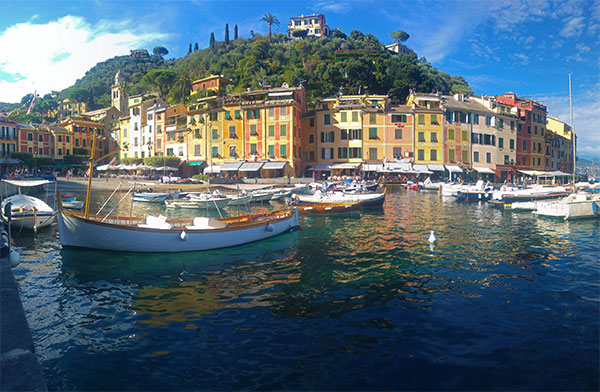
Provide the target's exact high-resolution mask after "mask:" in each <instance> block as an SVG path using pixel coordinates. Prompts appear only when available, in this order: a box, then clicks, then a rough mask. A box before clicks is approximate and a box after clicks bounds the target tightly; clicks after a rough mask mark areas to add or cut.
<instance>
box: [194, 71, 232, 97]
mask: <svg viewBox="0 0 600 392" xmlns="http://www.w3.org/2000/svg"><path fill="white" fill-rule="evenodd" d="M227 84H228V81H227V79H225V78H224V77H223V75H210V76H209V77H206V78H203V79H200V80H196V81H194V82H192V91H190V94H197V93H199V92H200V91H202V90H207V91H208V90H210V91H214V92H218V91H221V90H224V89H225V86H227Z"/></svg>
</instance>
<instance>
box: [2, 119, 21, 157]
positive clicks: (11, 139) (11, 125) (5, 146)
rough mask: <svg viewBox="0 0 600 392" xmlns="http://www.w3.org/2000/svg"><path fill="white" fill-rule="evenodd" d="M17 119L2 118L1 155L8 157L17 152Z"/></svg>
mask: <svg viewBox="0 0 600 392" xmlns="http://www.w3.org/2000/svg"><path fill="white" fill-rule="evenodd" d="M17 127H18V124H17V121H16V120H9V119H6V118H4V117H1V118H0V157H2V158H6V157H8V156H10V154H12V153H13V152H17V151H18V149H17V142H18V140H19V138H18V132H17Z"/></svg>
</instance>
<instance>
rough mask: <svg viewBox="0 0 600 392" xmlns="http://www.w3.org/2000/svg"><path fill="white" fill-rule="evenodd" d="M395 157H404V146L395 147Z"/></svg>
mask: <svg viewBox="0 0 600 392" xmlns="http://www.w3.org/2000/svg"><path fill="white" fill-rule="evenodd" d="M393 154H394V159H402V147H394V148H393Z"/></svg>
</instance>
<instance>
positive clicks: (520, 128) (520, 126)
mask: <svg viewBox="0 0 600 392" xmlns="http://www.w3.org/2000/svg"><path fill="white" fill-rule="evenodd" d="M517 129H518V130H519V132H521V131H523V124H517Z"/></svg>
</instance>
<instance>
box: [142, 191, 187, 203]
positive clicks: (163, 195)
mask: <svg viewBox="0 0 600 392" xmlns="http://www.w3.org/2000/svg"><path fill="white" fill-rule="evenodd" d="M178 197H179V192H172V193H169V192H135V193H134V194H133V195H131V200H132V201H137V202H142V203H162V202H164V201H165V200H166V199H168V198H172V199H177V198H178Z"/></svg>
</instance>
